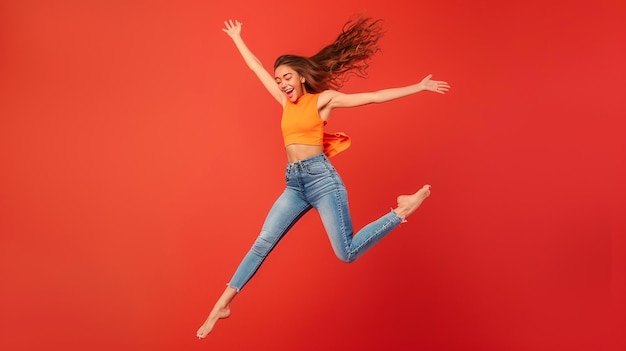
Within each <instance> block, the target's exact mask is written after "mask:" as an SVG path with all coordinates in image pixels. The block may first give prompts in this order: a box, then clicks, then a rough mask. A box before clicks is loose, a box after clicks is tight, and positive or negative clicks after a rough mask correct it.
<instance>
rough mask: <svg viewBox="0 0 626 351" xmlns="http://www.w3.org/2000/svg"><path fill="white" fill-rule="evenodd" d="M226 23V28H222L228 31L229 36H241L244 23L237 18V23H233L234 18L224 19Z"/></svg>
mask: <svg viewBox="0 0 626 351" xmlns="http://www.w3.org/2000/svg"><path fill="white" fill-rule="evenodd" d="M224 25H225V26H226V28H222V30H223V31H224V32H226V34H228V36H230V37H231V38H234V37H238V36H241V26H242V25H243V23H241V22H239V21H237V20H235V23H233V20H228V21H224Z"/></svg>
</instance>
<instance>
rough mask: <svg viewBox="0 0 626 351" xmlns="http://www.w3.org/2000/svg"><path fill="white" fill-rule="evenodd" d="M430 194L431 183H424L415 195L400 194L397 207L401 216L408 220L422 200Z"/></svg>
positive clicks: (397, 211)
mask: <svg viewBox="0 0 626 351" xmlns="http://www.w3.org/2000/svg"><path fill="white" fill-rule="evenodd" d="M429 195H430V185H424V186H423V187H422V188H421V189H420V190H418V191H417V192H416V193H415V194H413V195H400V196H398V207H397V208H396V209H395V211H396V213H397V214H398V216H400V218H402V219H403V220H406V218H407V217H408V216H410V215H411V214H412V213H413V212H415V210H417V208H418V207H420V205H421V204H422V202H423V201H424V200H425V199H426V198H427V197H428V196H429Z"/></svg>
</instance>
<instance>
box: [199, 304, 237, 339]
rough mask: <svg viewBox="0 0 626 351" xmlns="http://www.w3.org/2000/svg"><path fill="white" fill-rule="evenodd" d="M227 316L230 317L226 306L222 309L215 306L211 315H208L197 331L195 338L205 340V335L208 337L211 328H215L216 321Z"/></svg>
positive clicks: (228, 308)
mask: <svg viewBox="0 0 626 351" xmlns="http://www.w3.org/2000/svg"><path fill="white" fill-rule="evenodd" d="M229 316H230V307H229V306H228V305H226V306H224V307H220V306H217V305H215V307H213V310H212V311H211V313H209V317H208V318H207V319H206V321H205V322H204V324H202V326H201V327H200V329H198V331H197V332H196V336H197V337H198V338H199V339H203V338H205V337H206V336H207V335H209V333H210V332H211V330H213V327H214V326H215V323H217V321H218V320H220V319H225V318H228V317H229Z"/></svg>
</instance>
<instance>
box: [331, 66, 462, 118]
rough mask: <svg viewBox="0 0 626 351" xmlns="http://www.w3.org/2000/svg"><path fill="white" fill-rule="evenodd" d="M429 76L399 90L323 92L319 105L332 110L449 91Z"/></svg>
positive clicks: (444, 84)
mask: <svg viewBox="0 0 626 351" xmlns="http://www.w3.org/2000/svg"><path fill="white" fill-rule="evenodd" d="M431 77H432V75H431V74H429V75H428V76H426V77H425V78H424V79H422V81H421V82H419V83H417V84H413V85H408V86H405V87H400V88H390V89H383V90H378V91H373V92H367V93H356V94H344V93H341V92H338V91H334V90H327V91H325V92H324V93H323V94H322V96H320V102H319V105H320V107H321V108H322V109H329V110H330V109H333V108H340V107H356V106H362V105H367V104H374V103H376V104H380V103H383V102H387V101H391V100H395V99H399V98H402V97H405V96H408V95H412V94H416V93H419V92H420V91H432V92H435V93H440V94H444V93H446V92H447V91H448V90H449V89H450V85H449V84H448V83H446V82H443V81H438V80H431V79H430V78H431Z"/></svg>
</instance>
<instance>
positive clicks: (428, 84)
mask: <svg viewBox="0 0 626 351" xmlns="http://www.w3.org/2000/svg"><path fill="white" fill-rule="evenodd" d="M432 76H433V75H432V74H429V75H427V76H426V78H424V79H422V81H421V82H420V83H419V84H420V86H421V87H422V89H423V90H428V91H433V92H435V93H439V94H444V93H446V92H447V91H448V90H449V89H450V85H449V84H448V83H447V82H444V81H440V80H431V79H430V78H431V77H432Z"/></svg>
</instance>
